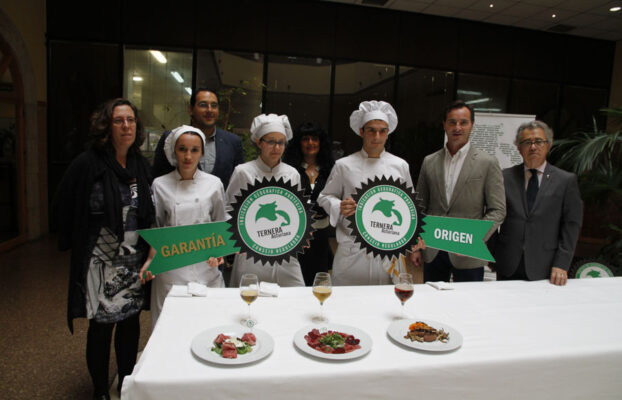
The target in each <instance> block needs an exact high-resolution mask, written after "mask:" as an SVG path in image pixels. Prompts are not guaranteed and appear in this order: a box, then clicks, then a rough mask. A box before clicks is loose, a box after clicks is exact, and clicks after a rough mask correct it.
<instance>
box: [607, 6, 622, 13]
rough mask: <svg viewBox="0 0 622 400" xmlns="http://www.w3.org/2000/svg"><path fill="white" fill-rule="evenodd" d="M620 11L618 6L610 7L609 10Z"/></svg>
mask: <svg viewBox="0 0 622 400" xmlns="http://www.w3.org/2000/svg"><path fill="white" fill-rule="evenodd" d="M620 10H622V7H619V6H618V7H611V8H610V9H609V11H611V12H618V11H620Z"/></svg>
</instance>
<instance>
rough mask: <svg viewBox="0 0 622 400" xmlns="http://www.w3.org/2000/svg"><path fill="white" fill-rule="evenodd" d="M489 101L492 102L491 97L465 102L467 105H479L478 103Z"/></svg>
mask: <svg viewBox="0 0 622 400" xmlns="http://www.w3.org/2000/svg"><path fill="white" fill-rule="evenodd" d="M487 101H490V97H484V98H483V99H475V100H469V101H465V102H464V103H465V104H477V103H485V102H487Z"/></svg>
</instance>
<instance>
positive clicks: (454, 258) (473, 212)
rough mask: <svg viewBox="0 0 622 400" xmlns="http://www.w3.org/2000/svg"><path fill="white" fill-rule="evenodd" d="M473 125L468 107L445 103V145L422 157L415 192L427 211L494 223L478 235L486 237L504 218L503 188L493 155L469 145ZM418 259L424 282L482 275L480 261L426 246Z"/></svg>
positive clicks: (474, 279) (429, 213) (475, 277)
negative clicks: (481, 234) (421, 263)
mask: <svg viewBox="0 0 622 400" xmlns="http://www.w3.org/2000/svg"><path fill="white" fill-rule="evenodd" d="M473 123H474V115H473V108H472V107H471V106H470V105H468V104H466V103H464V102H463V101H461V100H457V101H455V102H453V103H451V104H450V105H449V106H447V108H446V110H445V116H444V118H443V127H444V128H445V134H446V135H447V144H446V146H445V147H443V148H442V149H441V150H439V151H437V152H436V153H433V154H430V155H428V156H427V157H426V158H425V159H424V160H423V164H422V166H421V172H420V173H419V180H418V182H417V194H418V196H419V197H420V198H421V200H422V204H421V205H422V207H423V208H422V211H423V213H425V214H427V215H437V216H444V217H458V218H469V219H484V220H490V221H494V222H495V223H494V225H493V226H492V227H491V229H490V231H489V232H488V233H487V234H486V236H485V237H484V240H488V238H489V237H490V236H491V235H492V233H493V232H494V231H496V230H497V228H498V227H499V225H500V224H501V222H503V218H504V217H505V191H504V188H503V177H502V174H501V168H500V167H499V162H498V161H497V159H496V158H494V157H492V156H490V155H489V154H487V153H484V152H482V151H479V150H477V149H476V148H475V147H473V146H471V145H470V143H469V136H470V135H471V130H472V129H473ZM423 260H424V262H425V264H424V269H423V279H424V281H425V282H428V281H447V282H448V281H449V280H450V279H451V277H452V275H453V280H454V282H465V281H482V280H483V279H484V266H485V264H486V262H485V261H482V260H478V259H475V258H471V257H466V256H460V255H457V254H453V253H452V254H450V253H447V252H445V251H439V250H436V249H430V248H428V249H426V250H424V251H423Z"/></svg>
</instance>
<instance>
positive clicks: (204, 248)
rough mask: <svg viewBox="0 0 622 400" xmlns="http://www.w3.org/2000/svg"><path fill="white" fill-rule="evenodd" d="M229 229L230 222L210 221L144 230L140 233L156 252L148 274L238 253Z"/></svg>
mask: <svg viewBox="0 0 622 400" xmlns="http://www.w3.org/2000/svg"><path fill="white" fill-rule="evenodd" d="M230 227H231V225H229V223H227V222H211V223H206V224H198V225H185V226H173V227H168V228H157V229H144V230H140V231H138V233H139V234H140V236H142V237H143V239H145V240H146V241H147V243H149V244H150V245H151V247H153V248H154V249H155V250H156V255H155V257H154V259H153V261H152V262H151V265H150V266H149V271H151V273H153V274H159V273H161V272H164V271H169V270H172V269H177V268H180V267H184V266H186V265H190V264H196V263H198V262H201V261H207V259H208V258H210V257H222V256H226V255H229V254H232V253H235V252H237V251H239V250H240V248H239V247H237V246H236V243H235V241H234V240H231V237H232V235H233V234H232V233H231V232H229V231H228V229H229V228H230Z"/></svg>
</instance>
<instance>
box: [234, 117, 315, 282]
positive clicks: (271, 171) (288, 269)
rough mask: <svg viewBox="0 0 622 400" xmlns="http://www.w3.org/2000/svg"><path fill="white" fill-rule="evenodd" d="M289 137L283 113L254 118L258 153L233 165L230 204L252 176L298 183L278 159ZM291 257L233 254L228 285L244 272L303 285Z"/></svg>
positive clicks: (296, 176) (253, 137) (291, 170)
mask: <svg viewBox="0 0 622 400" xmlns="http://www.w3.org/2000/svg"><path fill="white" fill-rule="evenodd" d="M291 138H292V128H291V126H290V124H289V120H288V118H287V115H276V114H269V115H265V114H261V115H258V116H257V117H255V119H254V120H253V123H252V125H251V140H253V141H254V142H255V143H256V144H257V146H258V147H259V150H260V151H261V153H260V155H259V157H257V158H256V159H255V160H253V161H249V162H247V163H245V164H240V165H238V166H237V167H235V170H234V171H233V175H231V180H230V181H229V186H228V187H227V198H228V199H229V203H230V204H231V203H233V202H235V201H236V199H235V196H236V195H239V194H240V193H241V190H242V189H246V188H247V187H248V185H251V184H253V183H255V180H256V179H257V180H261V179H262V178H264V177H265V178H267V179H270V178H272V177H274V178H275V179H277V180H278V179H279V178H283V180H284V181H285V182H287V181H289V182H291V183H292V184H293V185H297V186H300V175H299V174H298V171H296V169H295V168H294V167H292V166H290V165H287V164H285V163H283V162H281V156H282V155H283V152H284V151H285V146H287V141H289V140H290V139H291ZM291 260H292V261H290V262H285V261H284V262H282V263H281V264H274V266H271V265H270V264H267V265H263V264H262V263H261V262H253V258H252V257H251V258H248V257H247V255H246V254H237V255H236V256H235V261H234V263H233V271H232V273H231V282H230V283H229V286H232V287H237V286H239V284H240V277H241V276H242V275H243V274H247V273H252V274H256V275H257V277H258V278H259V280H260V281H264V282H274V283H278V284H279V285H280V286H304V285H305V282H304V279H303V277H302V272H301V270H300V263H299V262H298V260H296V259H294V258H292V259H291Z"/></svg>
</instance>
